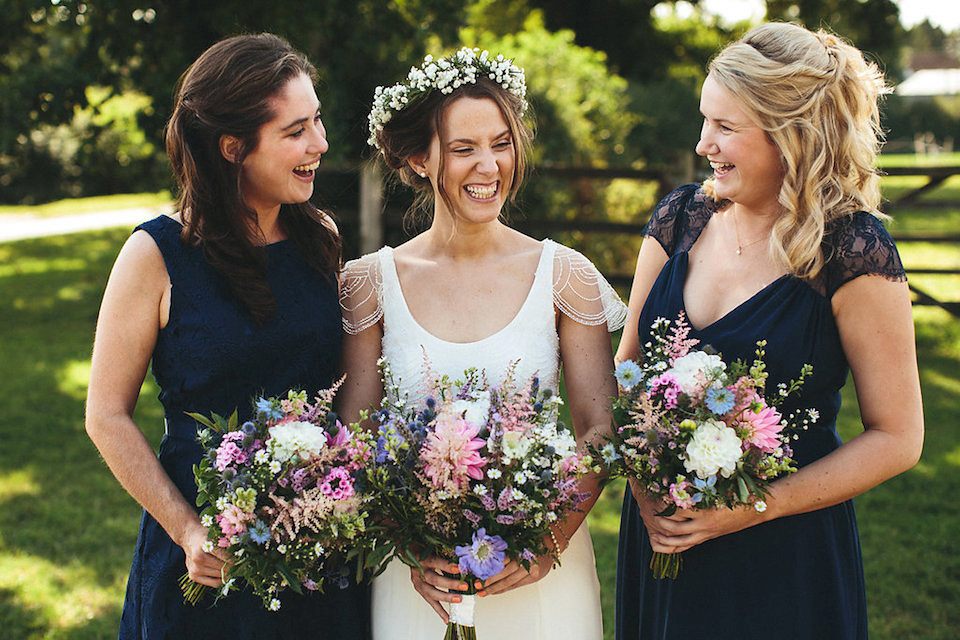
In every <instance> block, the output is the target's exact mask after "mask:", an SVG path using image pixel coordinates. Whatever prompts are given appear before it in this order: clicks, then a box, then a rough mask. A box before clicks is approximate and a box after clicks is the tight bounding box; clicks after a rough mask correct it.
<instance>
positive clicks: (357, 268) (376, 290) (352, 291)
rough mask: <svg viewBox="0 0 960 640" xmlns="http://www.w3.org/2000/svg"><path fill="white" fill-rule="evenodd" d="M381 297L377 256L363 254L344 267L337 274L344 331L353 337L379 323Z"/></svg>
mask: <svg viewBox="0 0 960 640" xmlns="http://www.w3.org/2000/svg"><path fill="white" fill-rule="evenodd" d="M381 251H382V249H381ZM382 295H383V273H382V272H381V270H380V254H379V253H371V254H368V255H365V256H363V257H362V258H357V259H356V260H351V261H349V262H348V263H347V264H346V265H344V267H343V271H341V272H340V309H341V311H342V313H343V330H344V331H345V332H347V333H349V334H350V335H356V334H358V333H360V332H362V331H364V330H366V329H369V328H370V327H372V326H373V325H375V324H377V323H378V322H380V318H382V317H383V301H382V299H381V296H382Z"/></svg>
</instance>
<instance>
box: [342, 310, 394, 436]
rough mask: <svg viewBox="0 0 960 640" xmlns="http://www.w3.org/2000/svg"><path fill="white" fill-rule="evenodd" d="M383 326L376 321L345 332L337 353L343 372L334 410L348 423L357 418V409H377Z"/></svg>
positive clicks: (380, 389) (379, 389) (380, 393)
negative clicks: (370, 325)
mask: <svg viewBox="0 0 960 640" xmlns="http://www.w3.org/2000/svg"><path fill="white" fill-rule="evenodd" d="M382 341H383V325H382V324H381V323H379V322H378V323H376V324H374V325H373V326H372V327H369V328H367V329H364V330H363V331H361V332H360V333H357V334H350V333H345V334H344V337H343V349H342V351H341V352H340V370H341V371H342V372H343V373H345V374H346V376H347V378H346V380H344V383H343V386H342V387H340V391H339V392H338V393H337V398H336V403H337V411H338V413H339V414H340V415H341V417H342V418H343V419H344V420H345V421H347V422H356V421H358V420H359V419H360V412H361V411H364V410H370V409H376V408H377V407H379V406H380V400H381V399H382V398H383V382H382V381H381V380H380V369H379V367H378V366H377V362H378V361H379V360H380V354H381V352H382Z"/></svg>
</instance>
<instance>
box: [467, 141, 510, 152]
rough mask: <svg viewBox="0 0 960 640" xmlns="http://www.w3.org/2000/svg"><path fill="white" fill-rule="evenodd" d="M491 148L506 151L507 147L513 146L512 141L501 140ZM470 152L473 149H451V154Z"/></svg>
mask: <svg viewBox="0 0 960 640" xmlns="http://www.w3.org/2000/svg"><path fill="white" fill-rule="evenodd" d="M493 146H494V148H495V149H506V148H508V147H512V146H513V140H502V141H500V142H496V143H494V145H493ZM471 151H473V147H459V148H457V149H453V153H461V154H462V153H470V152H471Z"/></svg>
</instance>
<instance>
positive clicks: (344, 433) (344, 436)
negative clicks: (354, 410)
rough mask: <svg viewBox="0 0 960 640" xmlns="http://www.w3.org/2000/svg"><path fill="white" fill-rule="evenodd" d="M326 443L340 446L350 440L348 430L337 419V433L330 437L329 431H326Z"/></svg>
mask: <svg viewBox="0 0 960 640" xmlns="http://www.w3.org/2000/svg"><path fill="white" fill-rule="evenodd" d="M326 434H327V444H328V445H330V446H331V447H342V446H343V445H345V444H347V443H348V442H350V431H349V430H347V429H346V428H345V427H344V426H343V425H342V424H341V423H340V421H339V420H337V435H335V436H333V437H330V432H329V431H326Z"/></svg>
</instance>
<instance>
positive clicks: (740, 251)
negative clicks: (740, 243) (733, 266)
mask: <svg viewBox="0 0 960 640" xmlns="http://www.w3.org/2000/svg"><path fill="white" fill-rule="evenodd" d="M741 253H743V248H742V247H737V255H740V254H741Z"/></svg>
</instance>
